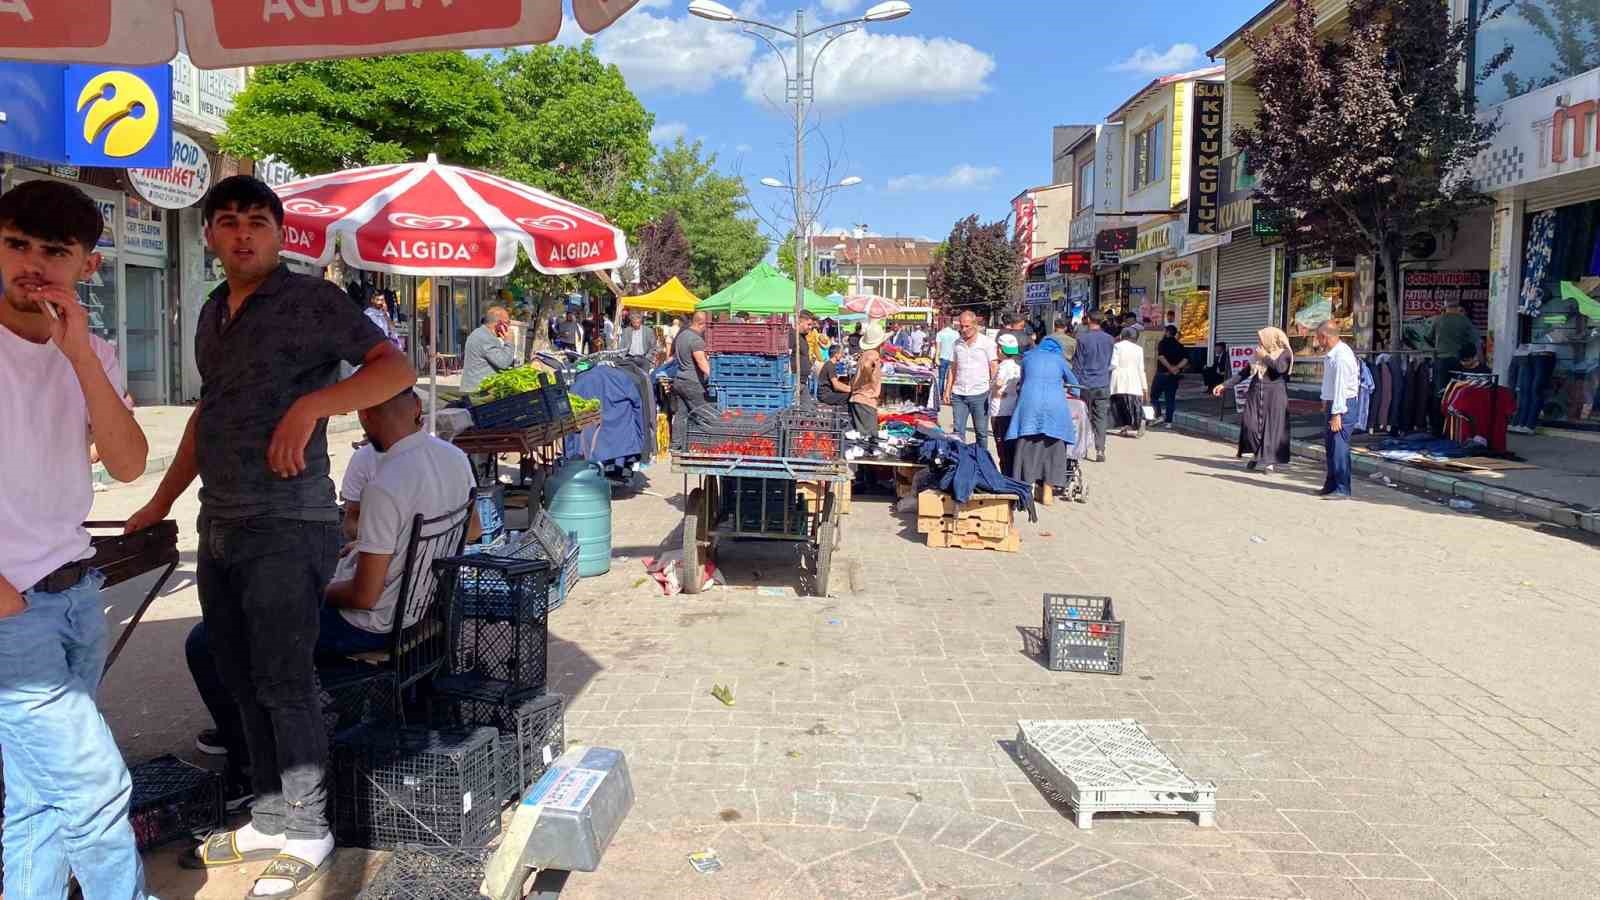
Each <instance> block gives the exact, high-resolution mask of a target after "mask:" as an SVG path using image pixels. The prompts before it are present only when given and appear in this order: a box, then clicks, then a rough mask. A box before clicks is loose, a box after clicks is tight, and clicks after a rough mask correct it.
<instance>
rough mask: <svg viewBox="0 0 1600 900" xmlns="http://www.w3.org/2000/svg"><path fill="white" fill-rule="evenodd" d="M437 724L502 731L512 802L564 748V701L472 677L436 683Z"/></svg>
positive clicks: (503, 767) (504, 779)
mask: <svg viewBox="0 0 1600 900" xmlns="http://www.w3.org/2000/svg"><path fill="white" fill-rule="evenodd" d="M433 709H434V715H435V718H436V724H438V725H441V726H448V727H452V728H460V727H474V726H490V727H493V728H495V729H496V730H497V731H499V732H500V751H499V753H500V777H501V783H502V784H503V785H504V787H505V794H504V795H503V797H504V799H505V800H506V801H507V802H511V801H515V800H517V799H518V798H519V797H521V796H522V794H523V792H524V791H526V790H527V789H528V788H529V787H531V786H532V785H533V783H534V782H535V781H538V780H539V776H540V775H543V774H544V771H545V769H547V768H549V767H550V763H551V762H552V761H554V760H555V759H556V758H557V757H559V756H560V755H561V754H562V753H563V752H564V751H565V750H566V721H565V716H564V712H565V709H566V699H565V698H564V697H562V696H561V695H560V694H546V693H543V692H542V691H531V690H526V689H520V688H518V687H517V686H516V685H513V684H511V683H510V682H505V681H491V680H489V679H486V678H480V677H478V676H475V675H449V676H446V677H444V678H441V679H439V680H438V681H437V682H435V683H434V703H433Z"/></svg>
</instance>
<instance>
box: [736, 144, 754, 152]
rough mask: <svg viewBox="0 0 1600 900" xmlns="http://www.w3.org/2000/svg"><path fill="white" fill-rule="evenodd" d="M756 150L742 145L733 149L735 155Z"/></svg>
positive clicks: (747, 145)
mask: <svg viewBox="0 0 1600 900" xmlns="http://www.w3.org/2000/svg"><path fill="white" fill-rule="evenodd" d="M754 149H755V148H754V147H752V146H750V145H749V144H740V145H739V146H737V147H735V148H733V152H735V153H749V152H750V151H751V150H754Z"/></svg>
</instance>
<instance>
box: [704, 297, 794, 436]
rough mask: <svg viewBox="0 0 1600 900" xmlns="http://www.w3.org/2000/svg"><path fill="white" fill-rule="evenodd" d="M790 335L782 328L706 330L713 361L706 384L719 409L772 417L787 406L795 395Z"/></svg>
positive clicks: (738, 325)
mask: <svg viewBox="0 0 1600 900" xmlns="http://www.w3.org/2000/svg"><path fill="white" fill-rule="evenodd" d="M792 334H793V330H792V329H791V328H790V327H789V325H788V323H786V322H727V323H724V322H717V323H713V324H711V325H708V326H707V327H706V352H707V354H708V355H709V356H710V357H711V379H710V384H711V387H712V389H713V390H715V391H716V394H717V407H718V408H719V409H723V410H735V409H737V410H757V411H768V412H774V411H777V410H780V409H787V408H788V407H789V406H791V405H792V404H793V403H794V392H795V384H794V360H793V359H792V358H791V354H792V353H793V352H794V351H793V348H792V346H791V344H790V339H791V335H792ZM778 449H780V450H781V449H782V448H781V447H780V448H778ZM771 455H773V456H776V455H778V454H777V452H776V451H775V452H774V453H772V454H771Z"/></svg>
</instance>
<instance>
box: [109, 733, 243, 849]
mask: <svg viewBox="0 0 1600 900" xmlns="http://www.w3.org/2000/svg"><path fill="white" fill-rule="evenodd" d="M128 774H129V775H130V776H132V779H133V797H132V800H131V801H130V804H129V809H128V822H129V824H131V825H132V826H133V837H134V840H135V841H137V842H138V844H139V849H140V850H148V849H150V848H151V847H159V846H160V845H162V844H165V843H167V842H168V841H173V840H176V839H178V838H187V837H189V836H190V835H191V834H193V833H195V832H200V831H211V830H213V829H217V828H221V827H222V776H221V775H219V774H217V773H216V772H209V771H207V770H205V769H201V768H198V767H196V766H191V765H189V764H188V763H186V762H184V761H183V760H181V759H179V758H177V757H176V756H160V757H157V758H155V759H152V760H150V761H149V762H147V763H141V764H140V765H137V766H133V767H132V768H130V769H129V770H128Z"/></svg>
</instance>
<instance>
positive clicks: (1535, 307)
mask: <svg viewBox="0 0 1600 900" xmlns="http://www.w3.org/2000/svg"><path fill="white" fill-rule="evenodd" d="M1555 236H1556V214H1555V211H1554V210H1546V211H1544V212H1542V213H1539V214H1538V215H1535V216H1534V217H1533V221H1532V222H1531V223H1529V226H1528V243H1527V247H1526V249H1525V250H1524V251H1523V254H1522V296H1521V298H1520V300H1519V302H1518V304H1517V312H1520V313H1522V314H1523V315H1526V316H1537V315H1538V314H1539V309H1540V307H1542V306H1543V305H1544V279H1545V275H1546V274H1547V273H1548V272H1549V271H1550V250H1551V247H1552V245H1553V244H1554V242H1555Z"/></svg>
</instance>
